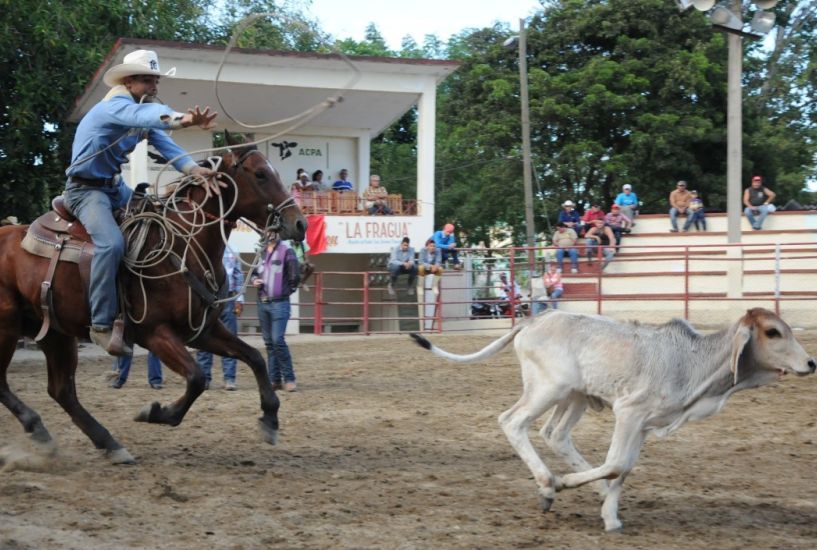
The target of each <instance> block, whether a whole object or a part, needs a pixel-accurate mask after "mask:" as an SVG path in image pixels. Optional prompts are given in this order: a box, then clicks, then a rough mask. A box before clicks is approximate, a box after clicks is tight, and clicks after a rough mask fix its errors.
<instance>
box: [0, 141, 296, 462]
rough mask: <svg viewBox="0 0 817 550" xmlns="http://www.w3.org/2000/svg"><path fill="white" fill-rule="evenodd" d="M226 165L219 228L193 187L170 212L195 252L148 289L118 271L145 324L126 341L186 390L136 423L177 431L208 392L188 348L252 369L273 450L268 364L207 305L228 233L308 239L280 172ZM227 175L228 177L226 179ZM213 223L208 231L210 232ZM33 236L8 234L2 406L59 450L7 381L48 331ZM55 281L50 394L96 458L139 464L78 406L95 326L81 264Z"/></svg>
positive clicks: (0, 300)
mask: <svg viewBox="0 0 817 550" xmlns="http://www.w3.org/2000/svg"><path fill="white" fill-rule="evenodd" d="M225 135H226V138H227V143H228V145H230V146H234V145H237V144H236V142H235V140H234V139H233V137H232V136H229V134H227V132H225ZM221 159H222V162H221V164H220V166H219V168H218V170H219V172H220V174H219V176H220V177H221V179H223V180H225V181H234V182H235V185H229V186H228V187H226V188H224V189H223V190H222V192H221V200H222V203H221V204H222V205H224V204H226V205H228V206H229V205H233V207H232V209H231V210H229V209H228V210H229V212H228V213H227V215H226V216H224V219H222V220H219V218H220V217H221V214H220V212H221V210H222V208H223V206H220V202H219V199H218V197H216V196H210V197H209V198H208V196H207V193H206V191H205V189H204V188H203V187H200V186H189V187H187V188H186V189H185V191H184V192H183V193H177V195H181V200H176V201H175V204H176V207H175V208H173V209H170V210H165V212H166V215H165V216H164V219H165V220H166V221H167V222H169V223H172V224H173V225H174V226H175V227H177V228H178V229H179V230H180V231H181V232H182V233H183V234H187V235H188V236H189V238H188V240H189V241H190V242H188V243H187V244H185V243H184V242H183V240H184V239H176V240H175V241H174V242H173V244H172V245H168V253H167V254H166V255H165V256H164V257H163V258H162V259H161V260H160V261H157V262H154V263H155V265H149V266H148V267H146V268H145V269H144V275H145V278H143V279H137V278H136V275H134V274H133V273H126V272H125V270H124V269H120V271H122V272H123V273H120V277H122V278H123V279H124V280H125V281H124V282H125V284H124V285H123V286H122V287H121V288H124V289H125V290H124V296H123V298H124V300H125V302H126V303H127V304H128V307H127V308H126V310H127V312H128V313H129V314H130V316H131V318H132V319H137V320H138V321H139V322H138V323H130V324H129V325H128V327H127V330H128V335H129V336H130V337H131V339H132V340H133V341H135V342H137V343H138V344H140V345H141V346H143V347H145V348H147V349H149V350H151V351H153V352H154V353H155V354H156V355H157V356H158V357H159V358H160V359H161V360H162V362H164V363H165V364H167V366H168V367H170V368H171V369H172V370H174V371H176V372H177V373H179V374H180V375H182V376H183V377H184V378H185V379H186V381H187V387H186V391H185V393H184V395H182V396H181V398H179V399H178V400H177V401H175V402H173V403H170V404H168V405H164V406H163V405H160V404H159V403H152V404H150V405H148V406H146V407H145V409H143V410H142V411H141V412H140V413H139V414H138V415H137V416H136V418H135V420H138V421H144V422H153V423H158V424H169V425H171V426H176V425H178V424H179V423H181V421H182V419H183V418H184V416H185V414H186V413H187V411H188V409H189V408H190V406H191V405H192V404H193V402H194V401H195V400H196V398H197V397H198V396H199V395H201V393H202V392H203V391H204V384H205V378H204V374H203V373H202V371H201V369H200V368H199V367H198V366H197V364H196V362H195V361H194V360H193V358H192V357H191V355H190V353H188V352H187V350H186V348H185V345H187V344H189V345H190V346H192V347H194V348H197V349H200V350H203V351H209V352H212V353H215V354H217V355H221V356H225V357H234V358H237V359H239V360H241V361H243V362H245V363H246V364H247V365H249V366H250V368H251V369H252V371H253V374H254V375H255V379H256V382H257V383H258V389H259V392H260V394H261V410H262V412H263V414H262V416H261V417H260V418H259V426H260V428H261V432H262V436H263V438H264V440H265V441H267V442H268V443H272V444H274V443H275V439H276V437H277V431H278V407H279V401H278V397H277V396H276V395H275V392H274V391H273V389H272V386H271V384H270V382H269V379H268V376H267V370H266V364H265V361H264V359H263V357H262V355H261V354H260V353H259V352H258V351H257V350H256V349H254V348H252V347H250V346H249V345H247V344H246V343H244V342H243V341H241V340H240V339H238V338H237V337H236V336H235V335H233V334H232V333H231V332H230V331H229V330H228V329H227V328H226V327H225V326H224V325H223V324H222V323H221V322H220V321H219V320H218V304H216V305H215V307H212V302H213V299H214V298H215V294H216V293H215V292H214V293H213V295H212V296H209V297H208V296H207V294H208V293H207V292H206V289H208V288H210V289H212V288H214V287H213V281H215V282H217V283H222V284H223V282H224V280H225V273H224V268H223V266H222V263H221V258H222V255H223V253H224V248H225V243H224V239H223V235H222V231H223V232H224V234H225V235H226V236H229V233H230V229H231V228H232V227H234V226H235V222H236V221H237V220H238V219H239V218H244V219H245V220H249V221H251V222H253V223H254V224H255V225H256V226H257V227H258V228H264V229H277V230H278V231H279V233H280V235H281V236H282V237H283V238H291V239H295V240H298V241H300V240H302V239H303V238H304V235H305V231H306V220H305V219H304V217H303V215H302V214H301V212H300V210H299V208H298V207H297V205H295V203H294V202H293V201H292V199H291V197H290V196H289V192H288V190H287V188H286V187H285V186H284V185H283V184H282V182H281V178H280V177H279V175H278V173H277V171H276V170H275V169H274V168H273V167H272V166H271V165H270V163H269V161H268V160H267V159H266V158H265V157H264V155H262V154H261V153H260V152H259V151H258V150H256V148H255V147H254V146H252V147H247V146H245V147H237V148H233V149H232V150H230V151H229V152H227V153H225V154H223V155H222V157H221ZM221 173H223V174H226V176H229V177H222V176H221ZM191 205H195V207H196V209H195V210H193V208H192V207H191ZM206 220H209V221H210V223H202V222H203V221H206ZM26 229H27V226H8V227H3V228H2V229H0V402H2V403H3V404H4V405H5V406H6V407H8V409H9V410H10V411H11V412H12V413H13V414H14V416H16V417H17V419H18V420H19V421H20V423H21V424H22V425H23V428H24V429H25V431H26V432H27V433H29V434H31V437H32V439H33V440H35V441H36V442H39V443H51V436H50V434H49V433H48V431H47V430H46V428H45V426H44V425H43V423H42V421H41V419H40V417H39V415H38V414H37V413H36V412H35V411H33V410H32V409H31V408H29V407H28V406H26V405H25V404H24V403H23V402H22V401H21V400H20V399H19V398H18V397H17V396H16V395H14V393H12V392H11V390H10V389H9V385H8V381H7V377H6V373H7V370H8V366H9V363H10V362H11V358H12V356H13V355H14V351H15V349H16V344H17V341H18V339H19V338H20V337H21V336H24V335H25V336H29V337H33V336H34V335H35V334H37V332H38V330H39V329H40V326H41V324H42V322H43V315H42V313H41V310H40V291H41V283H42V281H44V280H45V277H46V271H47V269H48V266H49V260H48V259H46V258H42V257H39V256H35V255H32V254H29V253H28V252H26V251H25V250H23V249H22V248H21V242H22V240H23V238H24V236H25V234H26ZM164 237H166V235H164V234H163V231H162V229H160V228H157V227H155V226H154V227H152V228H151V229H150V230H149V231H148V232H147V238H146V246H145V247H144V249H145V250H146V251H148V252H147V253H149V252H150V251H151V250H153V249H155V248H156V247H157V246H160V243H161V242H167V239H166V238H164ZM210 270H212V271H210ZM182 271H187V273H182ZM53 280H54V285H53V309H54V314H53V316H54V321H55V322H54V323H52V324H51V328H50V330H49V331H48V333H47V334H46V336H45V337H44V338H43V339H42V340H40V347H41V348H42V350H43V352H44V353H45V357H46V363H47V367H48V394H49V395H50V396H51V397H52V398H53V399H54V400H55V401H57V403H59V404H60V406H62V408H63V409H64V410H65V411H66V412H67V413H68V414H69V415H70V416H71V420H73V422H74V423H75V424H76V425H77V426H78V427H79V428H80V429H81V430H82V431H83V432H84V433H85V434H86V435H87V436H88V437H89V438H90V439H91V441H92V442H93V443H94V445H95V446H96V447H97V448H98V449H104V450H105V451H106V454H107V456H108V457H109V459H110V460H111V461H112V462H114V463H131V462H133V457H132V456H131V455H130V453H129V452H128V451H127V450H126V449H125V448H124V447H123V446H122V445H121V444H120V443H119V442H117V441H116V440H115V439H114V438H113V437H112V436H111V434H110V433H109V432H108V430H106V429H105V428H104V427H103V426H102V425H101V424H100V423H99V422H98V421H97V420H96V419H95V418H94V417H93V416H91V414H90V413H89V412H88V411H87V410H85V408H84V407H83V406H82V405H81V404H80V402H79V399H78V397H77V393H76V387H75V384H74V373H75V371H76V368H77V339H78V338H87V337H88V325H89V324H90V312H89V307H88V299H87V293H86V292H87V291H86V289H84V288H83V285H82V283H81V282H80V281H81V278H80V276H79V272H78V267H77V264H74V263H67V262H60V263H59V264H57V269H56V273H55V275H54V279H53ZM208 283H209V284H208ZM191 289H192V290H191ZM203 289H204V290H203ZM191 320H193V321H192V322H191Z"/></svg>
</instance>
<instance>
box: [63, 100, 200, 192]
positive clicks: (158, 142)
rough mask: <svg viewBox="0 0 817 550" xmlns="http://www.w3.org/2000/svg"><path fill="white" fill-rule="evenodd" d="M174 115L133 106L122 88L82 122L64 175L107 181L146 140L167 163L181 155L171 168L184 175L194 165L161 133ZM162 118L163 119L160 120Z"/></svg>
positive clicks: (168, 110)
mask: <svg viewBox="0 0 817 550" xmlns="http://www.w3.org/2000/svg"><path fill="white" fill-rule="evenodd" d="M177 115H179V113H176V112H175V111H173V109H171V108H170V107H167V106H166V105H160V104H157V103H137V102H136V101H134V99H133V96H131V95H130V93H129V92H127V90H126V89H125V88H123V93H122V94H121V95H120V94H118V95H114V96H112V97H111V98H109V99H108V100H103V101H101V102H99V103H97V104H96V105H94V107H93V108H92V109H91V110H90V111H88V113H87V114H86V115H85V116H84V117H83V118H82V120H81V121H80V123H79V126H78V127H77V133H76V135H75V136H74V145H73V148H72V151H71V166H70V167H69V168H68V169H67V170H66V171H65V173H66V174H67V175H68V176H79V177H81V178H87V179H107V178H111V177H113V176H115V175H116V174H118V173H119V172H120V170H121V166H122V164H124V163H126V162H127V161H128V159H127V155H128V154H129V153H131V152H132V151H133V150H134V149H135V148H136V145H137V144H138V143H139V142H140V141H142V140H143V139H147V140H148V143H149V144H150V145H152V146H153V147H155V148H156V150H158V151H159V153H161V154H162V156H164V157H165V158H166V159H168V160H170V159H173V158H175V157H178V156H179V155H182V156H181V157H180V158H178V159H176V160H175V161H174V162H173V166H174V167H175V168H176V169H177V170H179V171H180V172H185V173H187V171H189V170H190V169H191V168H193V167H194V166H195V164H196V163H195V161H194V160H193V159H192V158H190V156H189V155H187V153H185V151H184V149H182V148H181V147H179V146H178V145H176V143H175V142H174V141H173V140H172V139H171V138H170V136H168V135H167V134H166V133H165V132H164V130H165V129H168V128H170V123H171V121H172V119H173V118H174V117H176V116H177ZM162 117H165V118H164V120H163V119H162ZM123 136H124V137H123ZM120 138H122V139H121V140H120ZM117 140H120V141H118V142H117ZM112 143H116V144H115V145H113V146H112V147H111V148H110V149H107V150H105V152H104V153H101V154H98V155H96V156H94V157H93V158H90V159H88V160H87V161H85V162H79V163H77V164H74V163H76V162H77V160H82V159H86V158H88V157H91V156H92V155H94V154H95V153H97V152H99V151H102V150H104V149H105V148H106V147H108V146H110V145H111V144H112Z"/></svg>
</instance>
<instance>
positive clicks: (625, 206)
mask: <svg viewBox="0 0 817 550" xmlns="http://www.w3.org/2000/svg"><path fill="white" fill-rule="evenodd" d="M615 203H616V204H617V205H619V206H620V207H621V213H622V214H624V215H625V216H627V217H628V218H630V221H631V222H632V225H633V227H635V217H636V216H638V197H636V196H635V193H633V186H632V185H630V184H629V183H625V184H624V187H622V188H621V193H619V194H618V195H616V200H615Z"/></svg>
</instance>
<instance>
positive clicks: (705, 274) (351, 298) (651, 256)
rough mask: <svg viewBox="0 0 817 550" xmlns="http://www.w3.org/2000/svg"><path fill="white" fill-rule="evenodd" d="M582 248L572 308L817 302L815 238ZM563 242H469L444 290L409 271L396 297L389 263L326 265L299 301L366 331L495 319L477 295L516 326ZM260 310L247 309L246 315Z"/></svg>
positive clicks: (323, 319)
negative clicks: (419, 287) (414, 285)
mask: <svg viewBox="0 0 817 550" xmlns="http://www.w3.org/2000/svg"><path fill="white" fill-rule="evenodd" d="M577 249H578V250H577V252H578V255H579V268H580V269H579V273H578V274H570V273H567V267H568V266H569V265H570V260H569V257H567V256H566V257H565V260H564V264H565V268H566V269H565V273H563V280H564V285H565V293H564V295H563V296H562V297H561V298H560V299H559V305H560V307H562V308H564V309H571V310H576V311H584V312H590V313H593V312H594V313H597V314H609V313H610V312H611V311H613V310H614V308H613V304H621V303H628V304H633V303H638V302H644V301H650V302H656V301H659V302H663V303H665V304H667V305H668V306H672V307H673V308H678V310H679V311H678V312H679V313H681V312H682V316H683V317H684V318H685V319H690V316H691V313H692V310H691V308H692V306H694V305H696V304H698V305H700V304H702V303H714V302H721V303H723V302H746V303H752V304H758V303H760V304H761V305H764V307H769V308H770V309H774V310H775V312H776V313H778V314H780V312H781V305H782V304H789V305H792V304H795V303H796V302H798V301H800V302H802V301H814V302H815V304H817V287H815V285H814V284H813V283H810V282H809V280H811V281H813V280H814V277H815V275H817V243H814V242H803V243H792V244H772V245H770V244H734V245H729V244H713V245H672V246H668V245H663V246H645V245H637V246H629V247H628V246H626V245H622V246H621V247H620V251H619V252H618V254H617V255H616V256H615V257H614V258H613V259H612V261H611V262H610V264H609V266H608V267H607V268H606V269H601V265H602V263H603V259H604V258H603V249H601V248H596V249H595V256H594V258H593V259H594V261H593V262H592V263H590V262H589V261H588V258H587V256H586V251H585V249H584V247H582V246H578V247H577ZM556 250H557V249H555V248H553V247H545V248H536V249H535V250H530V249H528V248H526V247H515V248H503V249H478V250H477V249H462V250H461V251H460V256H461V258H464V259H465V262H464V263H465V266H466V267H465V269H464V270H462V271H459V272H452V271H450V272H448V274H446V275H445V276H444V277H443V280H442V282H443V284H442V285H441V289H440V292H439V294H438V295H437V294H433V292H431V291H430V290H428V289H426V290H425V291H423V292H418V293H417V294H416V295H415V296H412V295H411V294H409V293H408V292H407V291H404V290H402V289H403V288H404V287H405V282H406V279H405V277H406V276H405V275H404V276H401V279H400V282H399V283H398V285H396V286H399V287H400V289H401V290H400V292H398V296H397V298H393V297H392V296H390V295H389V294H388V292H387V286H386V285H387V283H388V280H389V275H388V272H387V271H385V270H382V269H372V270H368V271H357V272H352V271H326V272H323V273H317V274H316V277H315V280H314V281H313V283H314V293H313V296H314V300H313V301H311V302H305V303H300V304H297V305H299V306H300V313H299V315H298V317H297V319H299V320H300V322H301V325H302V326H307V327H308V326H311V327H312V328H311V331H312V332H314V333H315V334H324V333H326V332H335V330H336V329H341V330H343V331H344V332H346V331H351V332H353V333H357V334H394V333H403V332H407V331H433V332H445V331H450V330H470V329H471V328H480V325H479V324H478V323H470V325H471V328H469V323H468V321H478V320H481V319H486V317H482V316H480V315H479V312H478V311H475V307H474V304H482V305H484V306H487V308H488V310H489V311H490V314H489V315H488V317H487V318H488V319H504V320H505V321H508V322H509V324H510V325H511V326H512V325H513V324H515V323H516V322H518V320H519V319H520V317H525V316H528V315H530V314H531V310H532V309H533V308H532V306H533V303H534V302H536V301H541V297H540V295H539V294H538V293H537V288H538V286H539V285H538V284H532V283H537V280H538V279H541V276H542V274H543V273H544V272H545V270H546V268H547V266H548V265H549V264H550V263H551V262H554V261H555V255H556ZM531 252H532V254H531ZM531 258H533V262H534V263H533V265H531V263H530V262H531V260H530V259H531ZM500 273H505V274H506V275H507V281H508V283H509V285H510V286H511V287H512V288H513V287H514V285H518V286H519V287H520V288H521V292H520V295H517V294H516V293H514V292H512V293H511V294H510V295H509V296H507V298H506V297H503V296H501V295H500V291H499V285H498V281H499V280H500V277H499V274H500ZM730 273H732V274H733V275H734V274H737V280H738V281H739V283H740V287H739V288H737V289H734V288H730V280H729V278H730ZM420 300H422V302H421V303H420V304H418V301H420ZM588 306H589V307H588ZM673 316H679V315H673ZM293 318H296V317H293ZM251 320H252V317H246V318H245V319H244V322H245V323H246V322H247V321H251Z"/></svg>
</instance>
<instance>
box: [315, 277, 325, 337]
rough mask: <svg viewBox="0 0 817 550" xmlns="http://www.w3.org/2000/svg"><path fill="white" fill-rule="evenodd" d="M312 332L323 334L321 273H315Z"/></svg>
mask: <svg viewBox="0 0 817 550" xmlns="http://www.w3.org/2000/svg"><path fill="white" fill-rule="evenodd" d="M313 332H314V333H315V334H317V335H319V336H320V335H321V334H323V273H321V272H320V271H319V272H318V273H315V326H314V327H313Z"/></svg>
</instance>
